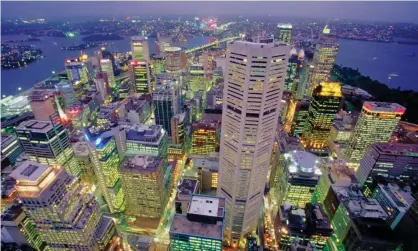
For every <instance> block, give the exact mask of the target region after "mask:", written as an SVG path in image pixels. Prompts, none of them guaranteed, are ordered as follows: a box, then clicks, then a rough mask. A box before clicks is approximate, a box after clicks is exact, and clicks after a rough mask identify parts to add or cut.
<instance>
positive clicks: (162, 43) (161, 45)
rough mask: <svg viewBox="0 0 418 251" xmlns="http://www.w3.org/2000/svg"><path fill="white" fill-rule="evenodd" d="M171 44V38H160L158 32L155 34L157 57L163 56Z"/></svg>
mask: <svg viewBox="0 0 418 251" xmlns="http://www.w3.org/2000/svg"><path fill="white" fill-rule="evenodd" d="M172 42H173V38H172V37H171V36H161V35H160V33H159V32H157V40H156V41H155V43H156V45H157V55H164V54H165V49H166V48H168V47H170V46H171V43H172Z"/></svg>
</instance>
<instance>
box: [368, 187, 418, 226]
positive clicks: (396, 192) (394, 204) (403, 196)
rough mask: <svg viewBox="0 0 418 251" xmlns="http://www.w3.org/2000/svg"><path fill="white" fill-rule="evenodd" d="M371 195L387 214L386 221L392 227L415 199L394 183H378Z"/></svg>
mask: <svg viewBox="0 0 418 251" xmlns="http://www.w3.org/2000/svg"><path fill="white" fill-rule="evenodd" d="M372 197H373V198H374V199H376V200H377V201H378V202H379V204H380V205H381V206H382V208H383V210H385V212H386V214H387V215H388V217H387V218H386V222H387V223H388V225H389V226H390V228H392V229H395V228H396V226H397V225H398V223H399V222H400V221H401V219H402V217H404V216H405V214H406V212H407V211H408V209H409V208H410V207H411V205H412V204H413V203H414V201H415V199H414V197H412V195H411V193H410V192H407V191H404V190H402V189H401V188H399V187H398V186H397V185H396V184H388V185H383V184H379V185H378V186H377V187H376V189H375V190H374V191H373V195H372Z"/></svg>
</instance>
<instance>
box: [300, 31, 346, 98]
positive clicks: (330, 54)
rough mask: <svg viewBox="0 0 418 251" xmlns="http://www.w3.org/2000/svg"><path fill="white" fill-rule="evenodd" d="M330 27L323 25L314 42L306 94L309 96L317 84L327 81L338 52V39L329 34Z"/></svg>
mask: <svg viewBox="0 0 418 251" xmlns="http://www.w3.org/2000/svg"><path fill="white" fill-rule="evenodd" d="M329 33H330V29H328V27H327V26H325V28H324V30H323V32H322V34H321V35H320V36H319V39H318V42H317V43H316V47H315V52H314V57H313V61H312V67H313V69H312V72H311V74H310V79H309V86H308V92H307V94H308V95H309V96H310V95H311V94H312V91H313V90H314V88H315V87H316V85H317V84H319V83H321V82H323V81H327V80H328V79H329V77H330V74H331V70H332V67H334V63H335V58H336V57H337V53H338V48H339V45H338V41H337V39H336V38H335V37H332V36H331V35H330V34H329Z"/></svg>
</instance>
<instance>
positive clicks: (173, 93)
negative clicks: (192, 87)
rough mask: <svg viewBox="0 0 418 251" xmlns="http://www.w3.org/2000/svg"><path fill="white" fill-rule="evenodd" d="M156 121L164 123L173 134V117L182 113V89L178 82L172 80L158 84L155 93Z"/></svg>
mask: <svg viewBox="0 0 418 251" xmlns="http://www.w3.org/2000/svg"><path fill="white" fill-rule="evenodd" d="M153 106H154V116H155V123H156V124H157V125H162V126H163V128H164V129H165V130H166V131H167V133H168V136H171V125H170V124H171V118H172V117H173V116H174V115H176V114H178V113H180V90H179V88H178V84H176V83H175V82H171V83H169V84H167V85H158V86H157V87H156V88H155V92H154V95H153Z"/></svg>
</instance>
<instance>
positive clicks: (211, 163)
mask: <svg viewBox="0 0 418 251" xmlns="http://www.w3.org/2000/svg"><path fill="white" fill-rule="evenodd" d="M193 168H199V169H205V170H210V171H218V169H219V158H215V157H206V156H205V157H204V158H193Z"/></svg>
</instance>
